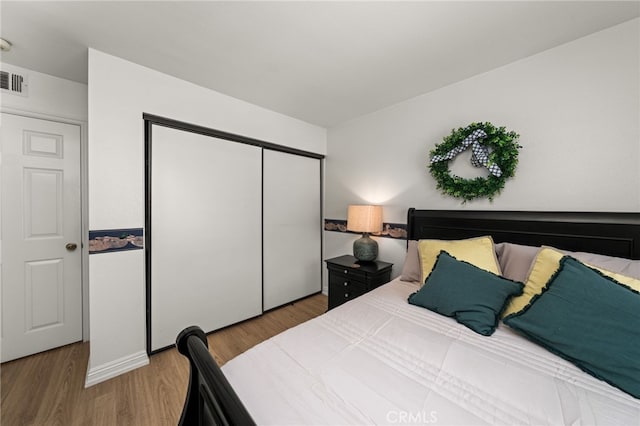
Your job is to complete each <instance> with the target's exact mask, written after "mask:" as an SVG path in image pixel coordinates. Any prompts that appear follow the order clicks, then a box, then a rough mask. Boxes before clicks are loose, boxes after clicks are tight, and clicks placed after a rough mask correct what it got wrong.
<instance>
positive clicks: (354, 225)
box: [347, 205, 382, 232]
mask: <svg viewBox="0 0 640 426" xmlns="http://www.w3.org/2000/svg"><path fill="white" fill-rule="evenodd" d="M347 230H348V231H353V232H381V231H382V206H359V205H353V206H349V209H348V211H347Z"/></svg>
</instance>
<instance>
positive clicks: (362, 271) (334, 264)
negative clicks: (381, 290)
mask: <svg viewBox="0 0 640 426" xmlns="http://www.w3.org/2000/svg"><path fill="white" fill-rule="evenodd" d="M325 262H327V269H329V309H333V308H335V307H336V306H339V305H342V304H343V303H344V302H347V301H349V300H351V299H355V298H356V297H358V296H361V295H363V294H365V293H366V292H368V291H371V290H373V289H374V288H376V287H379V286H381V285H382V284H385V283H388V282H389V280H390V279H391V267H392V266H393V263H387V262H382V261H379V260H376V261H373V262H359V261H358V259H356V258H355V257H353V256H350V255H345V256H340V257H334V258H333V259H327V260H325Z"/></svg>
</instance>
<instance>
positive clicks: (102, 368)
mask: <svg viewBox="0 0 640 426" xmlns="http://www.w3.org/2000/svg"><path fill="white" fill-rule="evenodd" d="M89 362H91V361H89ZM148 364H149V357H148V356H147V353H146V352H145V351H140V352H136V353H134V354H131V355H128V356H125V357H122V358H120V359H116V360H115V361H111V362H108V363H106V364H102V365H99V366H97V367H93V368H92V369H90V370H89V369H88V370H87V378H86V380H85V382H84V387H85V388H88V387H89V386H93V385H96V384H98V383H100V382H104V381H105V380H109V379H111V378H114V377H116V376H119V375H120V374H124V373H126V372H128V371H131V370H135V369H136V368H140V367H143V366H145V365H148Z"/></svg>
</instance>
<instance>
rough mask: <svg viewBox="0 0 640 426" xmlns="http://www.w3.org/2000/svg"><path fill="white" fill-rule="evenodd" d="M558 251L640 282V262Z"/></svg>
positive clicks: (578, 252) (593, 254) (600, 255)
mask: <svg viewBox="0 0 640 426" xmlns="http://www.w3.org/2000/svg"><path fill="white" fill-rule="evenodd" d="M555 250H558V249H555ZM558 251H559V252H562V253H564V254H568V255H570V256H573V257H575V258H576V259H578V260H579V261H580V262H583V263H588V264H589V265H593V266H596V267H598V268H602V269H606V270H607V271H611V272H617V273H618V274H622V275H626V276H627V277H632V278H636V279H639V280H640V260H630V259H625V258H622V257H613V256H605V255H602V254H595V253H585V252H581V251H566V250H558Z"/></svg>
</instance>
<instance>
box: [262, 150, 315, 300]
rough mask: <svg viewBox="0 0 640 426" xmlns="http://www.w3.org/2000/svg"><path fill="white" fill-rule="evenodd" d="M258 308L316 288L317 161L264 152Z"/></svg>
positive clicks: (292, 298)
mask: <svg viewBox="0 0 640 426" xmlns="http://www.w3.org/2000/svg"><path fill="white" fill-rule="evenodd" d="M263 167H264V172H263V179H264V181H263V185H264V194H263V200H264V201H263V215H264V217H263V221H264V222H263V223H264V230H263V235H264V255H263V258H264V284H263V291H264V310H268V309H272V308H275V307H277V306H280V305H283V304H285V303H289V302H291V301H293V300H296V299H300V298H301V297H305V296H308V295H310V294H313V293H317V292H319V291H320V290H321V289H322V275H321V273H322V272H321V268H322V254H321V235H322V234H321V232H322V231H321V230H322V227H321V209H320V160H318V159H315V158H308V157H302V156H299V155H292V154H287V153H283V152H277V151H270V150H265V151H264V166H263Z"/></svg>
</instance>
